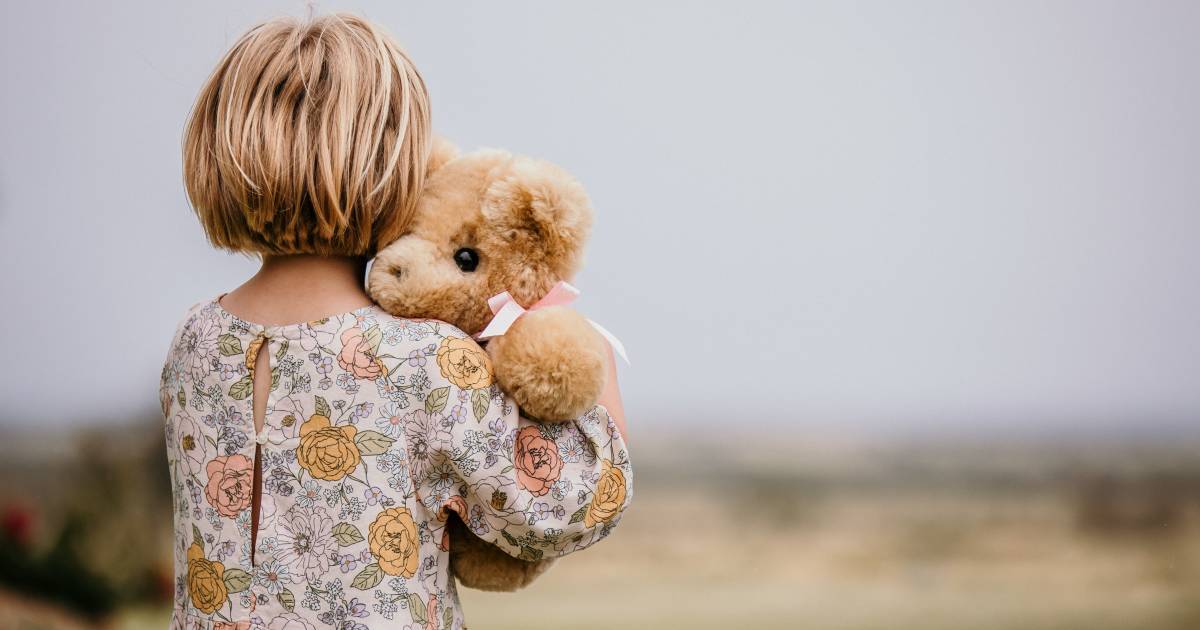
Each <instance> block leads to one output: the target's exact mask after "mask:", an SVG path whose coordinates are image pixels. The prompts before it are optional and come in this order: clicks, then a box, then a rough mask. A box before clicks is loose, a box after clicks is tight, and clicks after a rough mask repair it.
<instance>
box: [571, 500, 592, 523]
mask: <svg viewBox="0 0 1200 630" xmlns="http://www.w3.org/2000/svg"><path fill="white" fill-rule="evenodd" d="M591 506H592V503H591V502H590V501H589V502H588V504H587V505H585V506H583V507H581V508H579V509H578V510H575V513H574V514H572V515H571V521H570V523H569V524H570V525H574V524H575V523H578V522H579V521H582V520H583V517H585V516H587V511H588V508H589V507H591Z"/></svg>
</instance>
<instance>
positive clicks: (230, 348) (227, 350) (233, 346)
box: [217, 333, 242, 357]
mask: <svg viewBox="0 0 1200 630" xmlns="http://www.w3.org/2000/svg"><path fill="white" fill-rule="evenodd" d="M217 349H218V350H220V351H221V356H226V357H231V356H233V355H235V354H241V353H242V341H241V340H240V339H238V338H237V337H235V336H234V335H233V334H231V333H225V334H224V335H221V336H220V337H217Z"/></svg>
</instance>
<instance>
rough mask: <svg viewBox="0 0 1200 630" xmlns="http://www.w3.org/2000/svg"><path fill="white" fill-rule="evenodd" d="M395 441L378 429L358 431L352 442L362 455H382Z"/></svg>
mask: <svg viewBox="0 0 1200 630" xmlns="http://www.w3.org/2000/svg"><path fill="white" fill-rule="evenodd" d="M395 441H396V440H394V439H392V438H390V437H388V436H386V435H384V434H382V433H380V432H378V431H359V432H358V434H357V435H355V436H354V444H355V445H356V446H358V452H359V453H360V454H362V455H382V454H384V453H386V452H387V450H388V448H389V447H391V445H392V443H393V442H395Z"/></svg>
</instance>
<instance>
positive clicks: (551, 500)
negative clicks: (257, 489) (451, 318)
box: [160, 300, 632, 630]
mask: <svg viewBox="0 0 1200 630" xmlns="http://www.w3.org/2000/svg"><path fill="white" fill-rule="evenodd" d="M260 352H268V353H269V357H270V361H269V365H270V368H271V391H270V395H269V396H268V400H267V412H266V415H265V417H264V426H263V430H262V431H261V432H260V433H257V434H256V433H255V431H254V423H253V406H252V398H253V396H252V393H253V370H254V368H255V366H256V365H257V364H256V360H257V357H258V354H259V353H260ZM160 400H161V403H162V408H163V413H164V416H165V417H166V420H167V421H166V439H167V455H168V463H169V466H170V471H171V482H172V489H173V492H174V506H175V542H174V553H175V574H176V578H175V579H176V589H175V591H176V593H175V605H174V606H175V608H174V614H173V617H172V625H173V626H176V627H188V628H194V627H199V628H232V627H237V628H269V629H271V630H285V629H286V630H321V629H323V628H326V627H332V628H338V629H349V630H368V629H370V628H405V629H406V630H407V629H412V628H419V629H421V630H437V629H442V628H447V629H449V628H461V627H462V624H463V622H462V614H461V611H460V609H459V605H458V596H457V594H456V592H455V585H454V580H452V579H450V576H449V572H448V566H449V565H448V562H449V559H448V554H447V550H448V544H449V540H448V537H447V534H446V529H445V527H444V524H445V519H446V517H447V511H448V510H453V511H454V512H456V513H458V514H459V515H460V516H461V517H462V520H463V521H464V522H465V523H466V524H467V526H468V527H469V528H470V529H471V530H472V531H474V532H475V533H476V534H477V535H479V536H480V537H482V538H483V539H485V540H487V541H489V542H491V543H493V544H496V545H497V546H499V547H500V548H501V549H503V550H505V551H506V552H508V553H509V554H511V555H513V556H516V557H520V558H524V559H530V560H533V559H539V558H542V557H546V556H558V555H562V554H566V553H569V552H572V551H576V550H579V549H583V548H585V547H587V546H589V545H591V544H593V543H595V542H596V541H598V540H600V539H601V538H604V537H605V536H607V535H608V533H609V532H610V531H611V530H612V528H613V527H615V526H616V524H617V521H618V520H619V518H620V514H621V512H622V510H623V509H624V508H625V506H626V505H627V504H628V502H629V500H630V498H631V497H632V477H631V469H630V464H629V459H628V456H627V453H626V449H625V445H624V442H623V441H622V439H621V437H620V434H619V432H618V431H617V430H616V426H615V424H614V423H613V422H612V420H611V419H610V418H609V416H608V413H607V412H606V411H605V410H604V408H603V407H596V408H594V409H593V410H592V411H591V412H589V413H588V414H586V415H585V416H584V417H582V418H579V419H578V420H577V421H575V422H569V423H561V424H554V425H540V424H535V423H532V422H530V421H528V420H525V419H523V418H520V417H519V415H518V412H517V409H515V408H514V405H513V403H512V401H511V400H510V399H508V398H507V397H505V396H504V395H503V394H502V393H501V392H500V391H499V389H498V388H497V387H496V386H495V385H494V384H493V382H492V374H491V366H490V364H489V362H488V357H487V354H486V353H484V352H483V350H482V349H481V348H480V347H479V346H478V345H477V344H476V343H475V342H474V341H472V340H471V339H469V338H468V337H467V336H466V335H465V334H464V333H463V332H462V331H460V330H458V329H456V328H454V327H452V326H449V325H447V324H444V323H441V322H437V321H432V320H406V319H400V318H396V317H392V316H390V315H388V314H387V313H384V312H382V311H380V310H378V309H377V308H374V307H367V308H363V309H360V310H357V311H354V312H353V313H347V314H345V315H341V316H334V317H329V318H326V319H322V320H319V321H315V322H310V323H306V324H299V325H289V326H274V327H264V326H260V325H257V324H253V323H249V322H245V321H243V320H241V319H239V318H237V317H235V316H233V315H232V314H230V313H228V312H226V311H225V310H224V309H223V308H221V306H220V304H219V303H218V301H217V300H213V301H210V302H206V303H203V304H200V305H197V306H196V307H193V309H192V310H191V311H189V313H188V315H187V316H186V318H185V319H184V321H183V323H182V324H181V325H180V327H179V329H178V331H177V333H176V335H175V339H174V341H173V343H172V346H171V350H170V353H169V355H168V357H167V360H166V364H165V365H164V367H163V372H162V382H161V389H160ZM256 447H258V448H259V449H260V450H259V458H260V462H261V466H262V475H261V484H262V485H261V505H260V509H259V514H258V531H257V536H256V537H252V536H251V531H250V528H251V523H252V522H253V519H252V514H251V512H252V509H253V508H252V497H253V494H254V458H255V450H256ZM252 538H254V539H255V540H256V544H255V547H256V548H255V549H254V550H253V559H252V556H251V540H252Z"/></svg>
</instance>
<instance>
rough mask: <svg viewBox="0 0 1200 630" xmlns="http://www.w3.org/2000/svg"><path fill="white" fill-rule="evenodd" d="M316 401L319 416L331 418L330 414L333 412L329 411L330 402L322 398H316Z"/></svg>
mask: <svg viewBox="0 0 1200 630" xmlns="http://www.w3.org/2000/svg"><path fill="white" fill-rule="evenodd" d="M314 399H315V400H316V401H317V415H318V416H325V417H326V418H328V417H330V415H329V414H330V413H332V412H331V411H330V410H329V401H327V400H325V399H324V398H322V397H320V396H315V397H314Z"/></svg>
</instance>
